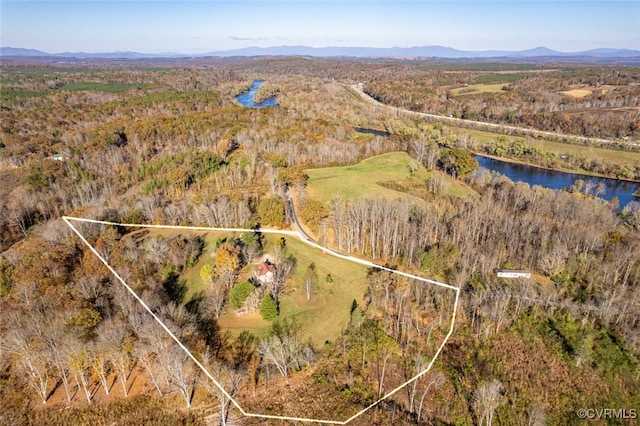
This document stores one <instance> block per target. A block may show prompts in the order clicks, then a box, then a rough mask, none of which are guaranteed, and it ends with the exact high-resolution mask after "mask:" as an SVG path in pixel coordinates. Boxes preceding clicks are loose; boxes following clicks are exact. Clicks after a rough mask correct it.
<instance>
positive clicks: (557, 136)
mask: <svg viewBox="0 0 640 426" xmlns="http://www.w3.org/2000/svg"><path fill="white" fill-rule="evenodd" d="M348 87H349V88H350V89H351V90H353V91H355V92H357V93H358V94H359V95H360V96H362V98H363V99H364V100H365V101H367V102H369V103H371V104H374V105H378V106H381V107H384V108H388V109H392V110H395V111H398V112H401V113H403V114H408V115H413V116H415V117H420V118H428V119H431V120H438V121H444V122H447V123H450V124H452V125H456V126H460V127H467V128H468V127H471V126H473V128H478V129H481V130H482V129H486V130H489V131H496V132H498V133H506V134H509V133H513V132H515V133H517V134H518V135H526V136H533V137H542V138H549V139H553V140H560V141H564V140H567V141H575V142H581V143H586V144H596V145H605V146H607V145H608V146H611V145H615V146H619V147H625V146H627V147H640V143H638V142H626V141H624V142H623V141H615V140H610V139H600V138H589V137H586V136H576V135H567V134H564V133H555V132H545V131H543V130H535V129H529V128H526V127H516V126H508V125H506V124H496V123H486V122H484V121H474V120H466V119H463V118H455V117H447V116H445V115H436V114H429V113H426V112H415V111H410V110H408V109H402V108H398V107H394V106H391V105H387V104H383V103H382V102H380V101H377V100H376V99H374V98H372V97H371V96H369V95H368V94H366V93H365V92H364V91H363V90H360V89H359V88H358V87H357V86H348Z"/></svg>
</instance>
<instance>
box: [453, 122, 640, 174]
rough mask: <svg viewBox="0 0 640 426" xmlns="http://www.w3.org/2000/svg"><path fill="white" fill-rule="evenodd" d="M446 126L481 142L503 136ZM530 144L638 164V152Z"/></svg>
mask: <svg viewBox="0 0 640 426" xmlns="http://www.w3.org/2000/svg"><path fill="white" fill-rule="evenodd" d="M447 128H448V129H449V130H451V131H453V132H454V133H457V134H463V133H466V134H469V135H471V136H473V137H474V138H476V139H477V140H478V142H480V143H481V144H487V143H489V142H492V141H494V140H496V139H497V138H498V137H499V136H505V135H502V134H500V133H493V132H487V131H482V130H471V129H463V128H460V127H452V126H447ZM506 138H507V139H508V140H519V141H522V140H524V139H525V138H524V137H521V136H509V135H506ZM529 140H530V141H532V144H533V145H535V146H540V147H542V149H544V150H545V151H549V152H553V153H555V154H556V155H557V156H558V157H559V156H561V155H570V156H572V157H580V156H586V157H588V158H592V159H594V160H603V161H606V162H610V163H614V164H630V165H634V164H640V152H631V151H621V150H617V149H606V148H597V147H590V146H584V145H574V144H570V143H563V142H555V141H550V140H546V139H538V138H530V139H529Z"/></svg>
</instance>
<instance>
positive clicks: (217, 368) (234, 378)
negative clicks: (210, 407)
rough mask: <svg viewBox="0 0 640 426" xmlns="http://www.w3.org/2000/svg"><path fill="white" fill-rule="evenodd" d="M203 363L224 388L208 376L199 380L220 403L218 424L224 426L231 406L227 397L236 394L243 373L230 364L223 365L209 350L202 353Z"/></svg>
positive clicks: (241, 381)
mask: <svg viewBox="0 0 640 426" xmlns="http://www.w3.org/2000/svg"><path fill="white" fill-rule="evenodd" d="M203 364H204V365H205V367H207V370H208V371H209V372H210V373H211V375H212V376H213V377H215V378H216V380H217V382H218V383H219V384H220V385H221V386H222V388H223V389H224V392H223V390H222V389H221V388H220V387H219V386H218V385H216V384H215V383H214V382H212V381H211V380H209V379H208V378H207V379H205V380H203V381H202V382H201V384H202V385H203V386H204V388H205V389H206V390H207V391H208V392H209V394H210V395H211V396H212V397H214V398H216V399H217V400H218V402H219V403H220V425H222V426H226V424H227V421H228V418H229V409H230V408H231V399H229V397H231V398H233V397H235V396H236V395H237V394H238V391H239V390H240V388H241V386H242V383H243V379H244V376H245V373H244V372H242V371H240V370H238V369H235V368H233V367H232V366H230V365H225V364H224V363H223V362H221V361H218V360H215V359H214V358H213V357H212V356H211V355H210V354H209V352H207V353H205V354H204V355H203Z"/></svg>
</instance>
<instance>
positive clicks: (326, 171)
mask: <svg viewBox="0 0 640 426" xmlns="http://www.w3.org/2000/svg"><path fill="white" fill-rule="evenodd" d="M410 165H413V167H414V168H415V171H414V172H413V173H411V171H410ZM306 173H307V175H308V176H309V181H308V185H307V191H308V192H309V195H310V196H311V197H312V198H314V199H316V200H319V201H322V202H324V203H327V204H328V203H329V202H330V201H331V200H332V199H333V198H334V197H335V196H336V195H341V196H344V197H345V198H348V199H356V198H363V197H375V196H382V197H388V198H390V199H395V198H400V197H411V195H409V194H407V193H405V192H399V191H395V190H392V189H389V188H388V186H394V187H404V188H407V187H410V188H411V187H412V188H420V187H424V181H425V179H428V178H429V177H430V176H431V175H432V174H433V173H439V172H430V171H428V170H426V169H425V168H424V167H422V166H421V165H419V164H418V162H416V161H415V160H413V159H412V158H411V157H409V155H408V154H407V153H405V152H391V153H388V154H382V155H378V156H375V157H372V158H369V159H366V160H364V161H362V162H360V163H358V164H355V165H352V166H344V167H327V168H322V169H308V170H306ZM382 184H386V185H385V186H383V185H382ZM448 193H449V194H450V195H454V196H466V195H470V194H473V191H472V190H471V189H469V188H468V187H466V186H464V185H462V184H460V183H458V182H456V181H455V180H453V179H451V185H450V186H449V189H448Z"/></svg>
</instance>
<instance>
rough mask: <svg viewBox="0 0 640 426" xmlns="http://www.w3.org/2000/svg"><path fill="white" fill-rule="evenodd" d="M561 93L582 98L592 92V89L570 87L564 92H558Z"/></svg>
mask: <svg viewBox="0 0 640 426" xmlns="http://www.w3.org/2000/svg"><path fill="white" fill-rule="evenodd" d="M560 93H562V94H563V95H567V96H570V97H572V98H584V97H585V96H589V95H590V94H592V93H593V90H590V89H571V90H565V91H564V92H560Z"/></svg>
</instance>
